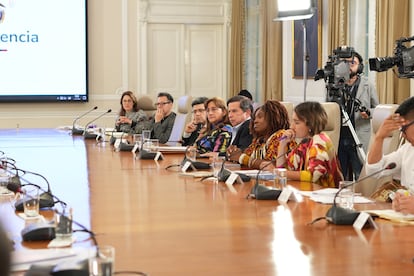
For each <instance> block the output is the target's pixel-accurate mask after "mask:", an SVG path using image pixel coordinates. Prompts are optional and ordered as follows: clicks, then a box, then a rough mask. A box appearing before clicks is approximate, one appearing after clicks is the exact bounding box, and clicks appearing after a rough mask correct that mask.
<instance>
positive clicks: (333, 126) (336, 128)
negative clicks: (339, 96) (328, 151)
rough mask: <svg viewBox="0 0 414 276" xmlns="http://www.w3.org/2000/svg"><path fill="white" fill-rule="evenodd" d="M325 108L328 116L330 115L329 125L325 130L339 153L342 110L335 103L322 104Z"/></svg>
mask: <svg viewBox="0 0 414 276" xmlns="http://www.w3.org/2000/svg"><path fill="white" fill-rule="evenodd" d="M321 105H322V106H323V108H324V109H325V112H326V114H327V115H328V123H327V124H326V126H325V129H324V130H323V131H324V132H325V133H326V134H327V135H328V136H329V138H331V141H332V143H333V145H334V147H335V152H338V147H339V136H340V134H341V125H342V119H341V108H340V106H339V105H338V104H337V103H335V102H323V103H321Z"/></svg>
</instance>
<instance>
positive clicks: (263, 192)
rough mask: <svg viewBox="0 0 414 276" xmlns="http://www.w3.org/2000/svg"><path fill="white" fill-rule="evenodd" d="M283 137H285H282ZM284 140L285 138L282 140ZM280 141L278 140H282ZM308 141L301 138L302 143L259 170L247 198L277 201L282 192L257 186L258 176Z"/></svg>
mask: <svg viewBox="0 0 414 276" xmlns="http://www.w3.org/2000/svg"><path fill="white" fill-rule="evenodd" d="M282 137H285V136H282ZM283 139H286V138H283ZM283 139H280V140H283ZM309 140H310V138H308V137H306V138H303V139H302V141H300V143H299V144H297V145H296V146H295V147H292V148H290V149H289V150H288V151H286V152H285V153H283V154H280V155H278V156H277V157H276V158H275V159H272V160H270V161H268V162H267V163H266V164H265V165H264V166H263V168H261V169H260V170H259V171H258V172H257V174H256V183H255V185H254V186H253V188H252V190H251V191H250V194H249V195H248V196H247V198H255V199H278V198H279V195H280V193H281V192H282V191H281V190H279V189H272V188H270V187H267V186H266V185H263V184H259V175H260V173H261V172H262V171H263V170H264V169H265V168H267V167H268V166H269V165H270V164H272V163H273V162H277V160H279V159H280V158H282V157H284V156H286V155H287V154H288V153H290V152H291V151H293V150H295V149H297V148H298V147H299V146H300V145H302V144H305V143H308V142H309Z"/></svg>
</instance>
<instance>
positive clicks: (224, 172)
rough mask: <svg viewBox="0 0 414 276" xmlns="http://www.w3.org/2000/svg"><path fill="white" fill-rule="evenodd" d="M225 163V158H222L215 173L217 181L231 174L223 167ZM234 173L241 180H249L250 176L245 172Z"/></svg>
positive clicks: (224, 179) (223, 179)
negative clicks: (217, 171) (219, 166)
mask: <svg viewBox="0 0 414 276" xmlns="http://www.w3.org/2000/svg"><path fill="white" fill-rule="evenodd" d="M225 163H226V160H225V159H224V160H223V162H222V163H221V169H220V171H219V173H218V175H217V178H218V181H223V182H225V181H226V180H227V178H229V176H230V175H231V171H230V170H228V169H226V168H225V167H224V164H225ZM236 174H237V175H239V176H240V179H241V180H242V181H243V182H248V181H250V180H251V177H250V176H248V175H247V174H244V173H236Z"/></svg>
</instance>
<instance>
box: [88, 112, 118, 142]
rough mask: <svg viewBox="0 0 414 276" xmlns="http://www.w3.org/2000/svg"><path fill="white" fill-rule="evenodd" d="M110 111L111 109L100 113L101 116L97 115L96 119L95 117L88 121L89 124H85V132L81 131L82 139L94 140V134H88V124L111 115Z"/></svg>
mask: <svg viewBox="0 0 414 276" xmlns="http://www.w3.org/2000/svg"><path fill="white" fill-rule="evenodd" d="M111 111H112V110H111V109H108V110H107V111H105V112H104V113H102V114H101V115H99V116H98V117H96V118H95V119H93V120H92V121H90V122H89V123H87V124H86V126H85V130H84V131H83V137H84V138H85V139H96V136H97V135H96V134H95V133H89V132H88V128H89V126H90V124H92V123H93V122H95V121H96V120H98V119H99V118H101V117H103V116H105V115H106V114H108V113H111Z"/></svg>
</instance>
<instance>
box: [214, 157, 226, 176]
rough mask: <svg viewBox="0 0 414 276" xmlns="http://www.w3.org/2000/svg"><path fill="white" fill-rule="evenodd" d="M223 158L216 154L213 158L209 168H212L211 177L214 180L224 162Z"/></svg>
mask: <svg viewBox="0 0 414 276" xmlns="http://www.w3.org/2000/svg"><path fill="white" fill-rule="evenodd" d="M225 160H226V159H225V157H224V156H219V155H218V154H217V155H215V156H213V161H212V163H211V166H212V167H213V176H214V177H215V178H218V174H219V172H220V170H221V167H222V166H223V162H224V161H225Z"/></svg>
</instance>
